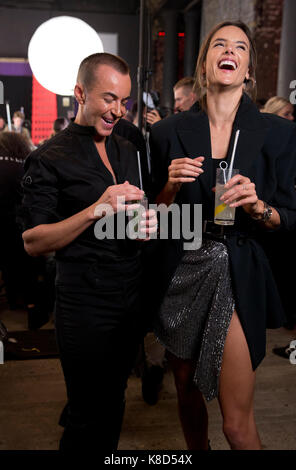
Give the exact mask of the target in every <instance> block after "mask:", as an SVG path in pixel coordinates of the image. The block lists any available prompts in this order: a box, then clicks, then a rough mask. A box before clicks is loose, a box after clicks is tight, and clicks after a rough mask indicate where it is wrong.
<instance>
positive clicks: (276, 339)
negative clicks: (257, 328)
mask: <svg viewBox="0 0 296 470" xmlns="http://www.w3.org/2000/svg"><path fill="white" fill-rule="evenodd" d="M0 318H1V319H2V321H4V322H5V324H6V326H7V327H8V329H9V330H10V331H13V330H24V329H26V321H27V319H26V313H25V312H24V311H22V310H16V311H10V310H8V309H7V306H6V304H5V303H4V302H3V301H2V303H0ZM52 326H53V324H52V322H49V323H48V324H47V325H46V326H45V328H48V327H52ZM295 338H296V331H288V330H285V329H283V328H282V329H278V330H268V332H267V355H266V358H265V360H264V361H263V363H262V365H261V366H260V367H259V369H258V373H257V383H256V394H255V412H256V420H257V424H258V429H259V433H260V436H261V439H262V443H263V448H264V449H268V450H295V449H296V441H295V430H296V400H295V390H296V365H292V364H291V363H290V361H289V360H288V359H284V358H281V357H278V356H275V355H274V354H273V353H272V348H273V347H281V346H285V345H286V344H288V343H289V342H290V340H292V339H295ZM65 401H66V395H65V386H64V381H63V375H62V371H61V367H60V363H59V360H58V359H35V360H26V361H11V360H10V361H7V362H5V363H4V364H3V365H0V451H1V450H56V449H57V448H58V441H59V438H60V436H61V433H62V428H61V427H59V426H58V424H57V423H58V419H59V416H60V412H61V410H62V408H63V406H64V404H65ZM208 410H209V435H210V439H211V445H212V448H213V449H215V450H227V449H228V444H227V442H226V440H225V438H224V437H223V434H222V431H221V426H222V421H221V417H220V413H219V408H218V404H217V401H216V400H214V401H212V402H210V403H209V406H208ZM119 449H121V450H147V449H149V450H185V449H186V445H185V442H184V438H183V436H182V431H181V428H180V423H179V420H178V415H177V404H176V392H175V387H174V383H173V377H172V374H171V372H170V371H168V372H166V374H165V377H164V382H163V387H162V390H161V393H160V399H159V402H158V403H157V405H155V406H149V405H147V404H146V403H145V402H144V401H143V399H142V396H141V382H140V379H139V378H137V377H136V376H134V375H133V376H131V377H130V379H129V384H128V390H127V407H126V414H125V419H124V425H123V430H122V435H121V439H120V445H119Z"/></svg>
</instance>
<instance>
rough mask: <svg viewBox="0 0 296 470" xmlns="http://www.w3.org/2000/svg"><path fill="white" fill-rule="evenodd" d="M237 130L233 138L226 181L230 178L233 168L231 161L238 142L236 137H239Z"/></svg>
mask: <svg viewBox="0 0 296 470" xmlns="http://www.w3.org/2000/svg"><path fill="white" fill-rule="evenodd" d="M239 132H240V131H239V129H238V130H237V131H236V133H235V138H234V145H233V150H232V155H231V160H230V165H229V170H228V180H229V179H230V178H231V175H232V168H233V160H234V157H235V152H236V147H237V142H238V137H239Z"/></svg>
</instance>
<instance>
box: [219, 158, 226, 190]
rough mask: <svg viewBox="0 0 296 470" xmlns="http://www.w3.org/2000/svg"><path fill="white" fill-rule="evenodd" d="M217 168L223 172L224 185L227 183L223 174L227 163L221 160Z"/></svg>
mask: <svg viewBox="0 0 296 470" xmlns="http://www.w3.org/2000/svg"><path fill="white" fill-rule="evenodd" d="M223 163H225V165H222V164H223ZM219 167H220V169H221V170H222V171H223V179H224V184H226V183H227V181H226V174H225V172H226V170H227V168H228V163H227V162H225V161H224V160H222V162H220V163H219Z"/></svg>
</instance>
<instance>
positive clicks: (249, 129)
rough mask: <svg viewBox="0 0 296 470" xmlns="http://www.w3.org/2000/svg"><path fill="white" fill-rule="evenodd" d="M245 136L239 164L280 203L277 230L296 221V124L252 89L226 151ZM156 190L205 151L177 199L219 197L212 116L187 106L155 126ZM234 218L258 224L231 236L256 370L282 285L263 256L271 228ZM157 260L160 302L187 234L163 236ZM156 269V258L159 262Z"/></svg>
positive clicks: (276, 318) (278, 311)
mask: <svg viewBox="0 0 296 470" xmlns="http://www.w3.org/2000/svg"><path fill="white" fill-rule="evenodd" d="M237 129H240V136H239V141H238V146H237V151H236V156H235V162H234V168H238V169H239V170H240V174H242V175H244V176H248V177H249V178H250V180H251V181H252V182H254V183H255V185H256V191H257V194H258V197H259V199H262V200H264V201H266V202H267V203H269V204H270V205H271V206H273V207H275V208H276V209H277V210H278V212H279V214H280V217H281V226H280V229H279V230H293V228H294V227H295V226H296V191H295V187H294V184H295V179H296V125H295V124H294V123H291V122H289V121H287V120H285V119H282V118H279V117H277V116H274V115H271V114H265V113H264V114H262V113H260V112H259V111H258V109H257V108H256V106H255V105H254V104H253V102H252V101H251V100H250V98H249V97H248V96H247V95H243V97H242V100H241V104H240V106H239V109H238V112H237V115H236V118H235V121H234V125H233V130H232V135H231V139H230V144H229V150H228V152H231V151H232V148H233V141H234V135H235V131H236V130H237ZM150 149H151V160H152V168H153V177H154V194H155V195H156V194H158V193H159V192H160V190H161V189H162V188H163V187H164V185H165V184H166V182H167V179H168V166H169V164H170V162H171V160H173V159H175V158H183V157H190V158H195V157H198V156H201V155H202V156H204V157H205V160H204V162H203V170H204V173H203V174H202V175H200V176H199V177H198V178H197V179H196V181H195V182H193V183H187V184H183V185H182V187H181V190H180V191H179V193H178V195H177V198H176V200H175V202H176V203H179V204H181V203H192V204H194V203H195V204H202V203H203V202H205V201H206V199H207V198H208V199H211V198H212V197H213V193H212V188H211V186H212V185H211V177H212V175H211V141H210V129H209V121H208V117H207V114H206V113H205V112H203V111H201V110H200V111H198V112H192V111H186V112H183V113H180V114H177V115H174V116H171V117H169V118H167V119H164V120H162V121H160V122H158V123H156V124H155V125H154V126H152V129H151V134H150ZM236 224H238V228H240V225H243V226H244V228H245V227H246V225H249V226H250V227H251V226H252V231H251V232H252V233H253V232H254V227H256V228H255V234H254V235H252V236H248V237H239V236H238V235H237V236H231V237H229V238H228V239H227V242H226V243H227V247H228V251H229V259H230V271H231V277H232V285H233V293H234V297H235V302H236V310H237V313H238V315H239V318H240V321H241V324H242V327H243V329H244V332H245V335H246V339H247V342H248V346H249V350H250V355H251V360H252V365H253V368H254V369H255V368H256V367H257V366H258V364H259V363H260V362H261V360H262V359H263V357H264V355H265V343H266V327H267V328H277V327H280V326H281V325H282V324H283V322H284V319H285V316H284V312H283V308H282V305H281V301H280V298H279V294H278V292H277V288H276V284H275V281H274V278H273V275H272V271H271V268H270V266H269V262H268V259H267V257H266V255H265V252H264V249H263V245H262V243H263V244H264V239H266V237H268V235H269V233H268V232H267V231H266V230H265V229H264V228H260V225H259V224H258V223H256V222H254V221H252V219H251V218H250V217H249V216H248V215H247V214H246V213H245V212H244V210H243V209H242V208H237V213H236ZM159 245H160V247H158V251H157V255H156V259H157V261H158V265H157V270H158V277H154V282H155V284H156V283H157V284H158V294H159V296H158V297H157V300H158V303H159V302H161V299H162V296H163V295H164V293H165V291H166V289H167V287H168V285H169V282H170V279H171V277H172V275H173V273H174V271H175V269H176V267H177V265H178V263H179V262H180V259H181V257H182V254H183V242H182V240H168V241H164V240H161V241H160V243H159ZM153 264H154V266H153V272H154V274H155V271H156V269H155V268H156V266H155V265H156V262H154V263H153ZM155 289H156V286H154V290H155Z"/></svg>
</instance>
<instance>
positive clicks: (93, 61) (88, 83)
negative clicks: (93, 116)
mask: <svg viewBox="0 0 296 470" xmlns="http://www.w3.org/2000/svg"><path fill="white" fill-rule="evenodd" d="M99 65H109V66H110V67H112V68H113V69H114V70H116V71H117V72H119V73H121V74H122V75H128V74H129V73H130V71H129V66H128V64H127V62H126V61H125V60H124V59H122V58H121V57H119V56H117V55H113V54H109V53H107V52H100V53H96V54H92V55H90V56H88V57H86V58H85V59H83V61H82V62H81V64H80V67H79V70H78V75H77V82H78V83H81V84H82V85H84V86H85V88H86V89H88V90H89V89H91V87H92V85H93V82H94V78H95V73H94V72H95V70H96V69H97V67H98V66H99Z"/></svg>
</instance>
